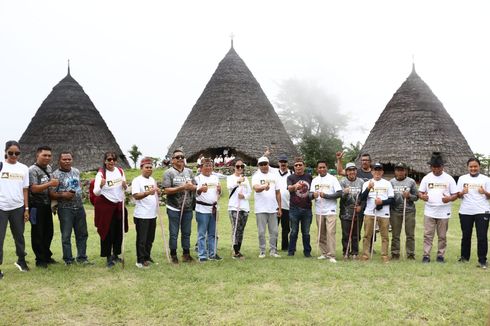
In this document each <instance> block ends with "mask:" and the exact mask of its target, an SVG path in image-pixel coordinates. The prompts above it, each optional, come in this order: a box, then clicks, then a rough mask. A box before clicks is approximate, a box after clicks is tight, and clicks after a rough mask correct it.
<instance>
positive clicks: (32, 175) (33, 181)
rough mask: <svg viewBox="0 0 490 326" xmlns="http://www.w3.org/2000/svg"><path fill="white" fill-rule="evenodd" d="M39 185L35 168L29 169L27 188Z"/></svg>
mask: <svg viewBox="0 0 490 326" xmlns="http://www.w3.org/2000/svg"><path fill="white" fill-rule="evenodd" d="M37 184H39V178H38V177H37V171H36V169H35V168H31V169H29V186H32V185H37Z"/></svg>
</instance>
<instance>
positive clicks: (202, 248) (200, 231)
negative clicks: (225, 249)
mask: <svg viewBox="0 0 490 326" xmlns="http://www.w3.org/2000/svg"><path fill="white" fill-rule="evenodd" d="M196 221H197V249H198V254H199V258H208V256H214V255H216V248H215V247H214V241H215V231H216V218H215V217H214V216H213V214H209V213H199V212H196ZM206 240H207V241H206ZM206 242H207V248H206ZM206 249H207V250H206Z"/></svg>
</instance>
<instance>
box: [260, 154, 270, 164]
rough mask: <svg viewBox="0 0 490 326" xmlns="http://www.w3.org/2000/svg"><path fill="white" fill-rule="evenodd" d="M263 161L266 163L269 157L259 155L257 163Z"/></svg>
mask: <svg viewBox="0 0 490 326" xmlns="http://www.w3.org/2000/svg"><path fill="white" fill-rule="evenodd" d="M263 162H267V163H269V159H268V158H267V157H265V156H261V157H260V158H259V160H258V161H257V163H259V164H260V163H263Z"/></svg>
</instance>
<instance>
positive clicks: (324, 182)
mask: <svg viewBox="0 0 490 326" xmlns="http://www.w3.org/2000/svg"><path fill="white" fill-rule="evenodd" d="M295 168H296V164H295ZM316 170H317V172H318V176H317V177H315V179H313V182H312V183H311V189H310V192H311V194H312V197H313V198H314V199H315V213H316V222H317V225H318V243H319V247H320V251H321V255H320V256H319V257H318V259H328V260H329V261H330V262H331V263H336V262H337V260H336V259H335V233H336V222H337V198H339V197H340V196H342V188H341V187H340V183H339V181H338V180H337V178H336V177H334V176H333V175H331V174H328V173H327V171H328V168H327V162H326V161H322V160H321V161H318V162H317V164H316ZM295 171H296V170H295Z"/></svg>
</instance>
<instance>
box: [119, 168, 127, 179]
mask: <svg viewBox="0 0 490 326" xmlns="http://www.w3.org/2000/svg"><path fill="white" fill-rule="evenodd" d="M120 172H121V178H122V179H123V181H126V173H124V170H123V169H121V170H120Z"/></svg>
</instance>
